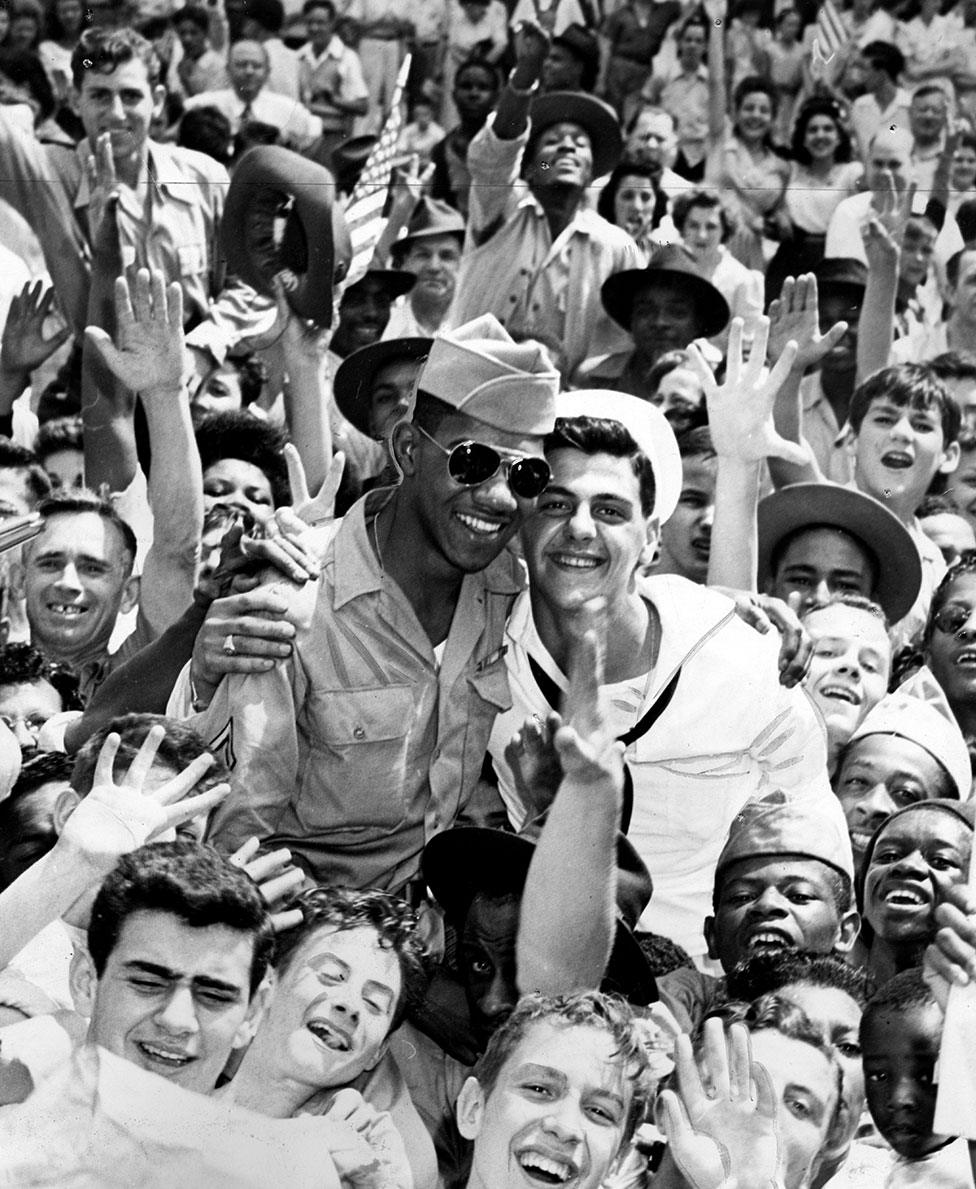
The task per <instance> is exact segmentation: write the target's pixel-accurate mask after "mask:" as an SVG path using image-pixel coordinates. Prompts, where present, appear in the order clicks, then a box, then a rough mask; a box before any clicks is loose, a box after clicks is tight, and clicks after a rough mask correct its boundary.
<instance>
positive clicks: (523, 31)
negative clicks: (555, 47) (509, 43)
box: [515, 21, 550, 70]
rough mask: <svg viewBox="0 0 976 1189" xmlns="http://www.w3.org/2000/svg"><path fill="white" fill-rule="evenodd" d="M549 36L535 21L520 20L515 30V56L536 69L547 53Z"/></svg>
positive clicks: (540, 67)
mask: <svg viewBox="0 0 976 1189" xmlns="http://www.w3.org/2000/svg"><path fill="white" fill-rule="evenodd" d="M549 46H550V38H549V34H548V33H547V32H546V31H545V29H543V27H542V26H541V25H539V24H537V23H536V22H535V21H522V22H521V24H520V25H519V27H518V28H517V29H516V30H515V58H516V61H517V62H525V63H526V64H527V65H531V66H533V67H534V68H537V69H538V70H541V69H542V63H543V62H544V61H545V60H546V55H547V54H548V53H549Z"/></svg>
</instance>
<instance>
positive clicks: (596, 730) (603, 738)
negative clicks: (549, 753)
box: [553, 599, 624, 793]
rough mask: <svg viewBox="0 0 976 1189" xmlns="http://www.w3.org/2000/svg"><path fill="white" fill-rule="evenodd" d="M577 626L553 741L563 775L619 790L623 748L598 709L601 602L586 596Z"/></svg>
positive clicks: (603, 625)
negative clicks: (577, 636)
mask: <svg viewBox="0 0 976 1189" xmlns="http://www.w3.org/2000/svg"><path fill="white" fill-rule="evenodd" d="M580 624H581V627H582V628H583V631H582V635H581V638H580V641H579V643H578V644H577V646H576V647H575V648H574V649H573V659H572V664H571V666H570V671H569V685H568V686H567V688H566V695H565V697H564V699H563V707H562V717H563V725H562V726H560V727H559V728H558V730H557V731H556V732H555V734H554V735H553V744H554V746H555V748H556V754H557V755H558V756H559V762H560V764H561V766H562V770H563V774H564V775H565V776H572V777H573V778H574V779H575V780H576V781H577V782H580V781H582V782H584V783H587V784H600V785H605V784H606V782H607V781H610V783H611V784H613V785H614V786H615V787H616V788H617V791H618V793H620V792H622V791H623V762H624V746H623V744H622V743H618V742H617V741H616V738H615V736H614V735H613V732H612V731H611V730H610V724H609V722H608V721H607V717H606V714H605V713H604V701H603V695H602V691H601V688H600V687H601V686H602V684H603V655H604V649H603V642H604V641H605V639H606V600H605V599H590V600H589V601H588V602H587V603H586V604H584V607H583V609H582V616H581V621H580Z"/></svg>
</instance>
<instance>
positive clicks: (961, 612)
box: [935, 607, 970, 636]
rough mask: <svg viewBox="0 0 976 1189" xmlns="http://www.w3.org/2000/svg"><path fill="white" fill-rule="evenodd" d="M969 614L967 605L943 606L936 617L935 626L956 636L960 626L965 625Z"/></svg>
mask: <svg viewBox="0 0 976 1189" xmlns="http://www.w3.org/2000/svg"><path fill="white" fill-rule="evenodd" d="M969 615H970V612H969V611H967V609H966V608H965V607H943V608H942V610H941V611H940V612H939V614H938V615H937V616H936V617H935V626H936V627H937V628H938V629H939V631H940V632H945V633H946V634H947V635H949V636H954V635H955V634H956V632H958V631H959V629H960V628H962V627H964V626H965V624H966V622H967V621H968V619H969Z"/></svg>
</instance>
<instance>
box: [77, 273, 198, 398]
mask: <svg viewBox="0 0 976 1189" xmlns="http://www.w3.org/2000/svg"><path fill="white" fill-rule="evenodd" d="M115 317H116V326H117V328H118V329H117V331H116V341H115V342H114V343H113V342H112V340H111V338H110V337H109V336H108V334H107V333H106V332H105V331H104V330H103V329H102V328H101V327H99V326H89V327H88V328H87V330H86V331H85V334H86V335H87V337H88V341H89V342H90V343H91V345H92V346H93V347H94V348H95V350H96V351H97V352H98V354H99V356H100V357H101V359H102V361H103V362H104V364H105V366H106V367H107V368H108V369H109V371H110V372H111V373H112V374H113V375H114V376H115V378H116V379H117V380H118V381H119V383H121V384H123V385H124V386H125V387H126V388H128V389H129V390H130V391H132V392H138V393H139V394H140V395H141V396H143V397H144V398H152V397H154V396H157V395H159V394H161V393H165V394H167V395H170V396H171V395H172V394H173V393H174V392H176V391H178V390H180V388H181V387H182V382H183V363H184V356H183V345H184V336H183V290H182V288H181V286H180V284H179V282H178V281H173V282H172V283H171V284H169V285H167V284H166V280H165V277H164V276H163V273H162V272H160V271H159V270H157V269H153V271H152V272H150V271H149V269H146V268H140V269H139V271H138V272H137V273H136V276H135V279H134V280H129V279H128V278H126V277H119V278H117V280H116V282H115Z"/></svg>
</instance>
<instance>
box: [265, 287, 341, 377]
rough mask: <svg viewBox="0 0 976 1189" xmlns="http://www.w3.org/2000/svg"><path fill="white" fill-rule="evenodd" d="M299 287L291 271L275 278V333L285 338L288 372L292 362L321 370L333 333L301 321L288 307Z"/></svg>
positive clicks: (311, 323)
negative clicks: (291, 293) (290, 294)
mask: <svg viewBox="0 0 976 1189" xmlns="http://www.w3.org/2000/svg"><path fill="white" fill-rule="evenodd" d="M296 284H297V280H296V278H295V276H294V274H293V273H291V272H289V271H288V269H283V270H282V271H281V272H279V273H276V274H275V276H274V277H272V278H271V287H272V288H273V289H274V297H275V304H276V306H277V316H276V318H275V329H276V330H277V331H278V334H279V335H280V337H281V346H282V349H283V351H284V353H285V364H286V370H287V365H288V363H289V362H291V363H307V364H310V365H312V366H314V367H318V366H320V364H321V362H322V360H323V359H324V358H325V355H326V352H327V351H328V349H329V343H330V341H331V339H332V331H331V330H323V329H322V327H321V326H316V325H315V323H314V322H309V321H308V319H306V318H302V317H300V316H299V315H298V314H296V313H295V311H294V310H293V309H292V308H291V306H290V305H289V304H288V294H289V292H291V291H292V290H294V288H295V286H296Z"/></svg>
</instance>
